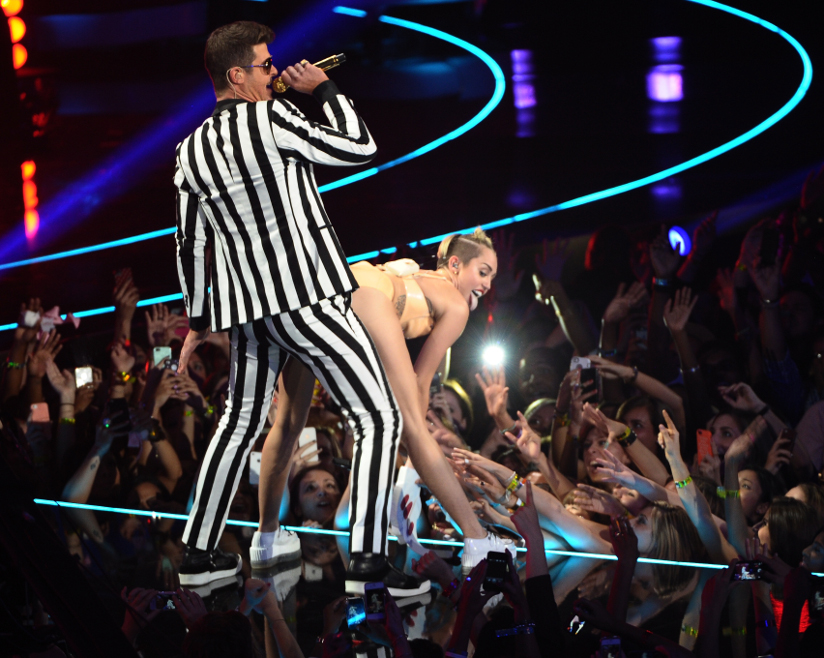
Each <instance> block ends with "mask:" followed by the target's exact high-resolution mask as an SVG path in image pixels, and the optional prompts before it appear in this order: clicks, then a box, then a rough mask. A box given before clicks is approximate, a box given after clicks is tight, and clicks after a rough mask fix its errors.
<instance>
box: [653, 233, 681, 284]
mask: <svg viewBox="0 0 824 658" xmlns="http://www.w3.org/2000/svg"><path fill="white" fill-rule="evenodd" d="M649 257H650V261H651V262H652V270H653V272H654V273H655V276H656V278H658V279H671V278H672V277H674V276H675V273H676V272H677V271H678V266H679V265H680V264H681V256H679V255H678V252H677V251H676V250H675V249H673V248H672V245H671V244H670V241H669V237H668V231H667V227H666V226H663V225H662V226H661V232H660V233H659V234H658V235H657V236H656V237H655V239H654V240H653V241H652V242H651V243H650V245H649Z"/></svg>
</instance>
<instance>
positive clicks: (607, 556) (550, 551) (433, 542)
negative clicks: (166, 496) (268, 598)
mask: <svg viewBox="0 0 824 658" xmlns="http://www.w3.org/2000/svg"><path fill="white" fill-rule="evenodd" d="M34 503H35V504H36V505H45V506H47V507H64V508H69V509H81V510H89V511H92V512H114V513H116V514H131V515H132V516H145V517H149V518H152V519H175V520H177V521H187V520H188V519H189V517H188V515H186V514H172V513H171V512H168V513H167V512H152V511H149V510H141V509H129V508H127V507H108V506H105V505H87V504H85V503H70V502H66V501H62V500H47V499H44V498H35V499H34ZM226 525H231V526H242V527H247V528H257V527H258V523H257V522H256V521H236V520H234V519H229V520H227V521H226ZM281 527H282V528H285V529H286V530H290V531H291V532H305V533H308V534H313V535H334V536H336V537H348V536H349V533H348V532H347V531H346V530H325V529H323V528H306V527H304V526H291V525H284V526H281ZM389 539H390V540H392V541H398V538H397V537H393V536H392V535H390V536H389ZM418 541H420V543H421V544H425V545H428V546H448V547H450V548H463V542H458V541H446V540H443V539H419V540H418ZM518 552H519V553H526V549H525V548H519V549H518ZM544 552H545V553H546V554H547V555H560V556H566V557H580V558H589V559H593V560H617V559H618V557H617V556H615V555H613V554H611V553H584V552H581V551H564V550H560V549H554V548H547V549H545V550H544ZM638 562H640V563H642V564H661V565H664V566H671V567H695V568H696V569H724V568H726V566H727V565H726V564H713V563H710V562H678V561H674V560H659V559H657V558H651V557H639V558H638ZM813 575H814V576H824V573H814V574H813Z"/></svg>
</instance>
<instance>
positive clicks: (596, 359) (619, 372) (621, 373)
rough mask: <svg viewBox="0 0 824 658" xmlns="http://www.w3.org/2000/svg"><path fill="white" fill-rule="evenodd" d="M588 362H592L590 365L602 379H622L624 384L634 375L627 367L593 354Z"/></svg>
mask: <svg viewBox="0 0 824 658" xmlns="http://www.w3.org/2000/svg"><path fill="white" fill-rule="evenodd" d="M589 360H590V361H591V362H592V365H593V366H594V367H595V368H597V369H598V371H599V372H600V373H601V376H602V377H604V379H622V380H623V381H625V382H626V381H629V380H630V379H631V378H632V376H633V375H634V374H635V371H634V370H633V369H632V368H630V367H629V366H625V365H622V364H620V363H615V362H614V361H608V360H607V359H605V358H603V357H600V356H595V355H594V354H593V355H592V356H590V357H589ZM607 375H608V376H607ZM584 386H586V383H584Z"/></svg>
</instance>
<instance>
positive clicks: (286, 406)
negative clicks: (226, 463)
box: [258, 357, 315, 532]
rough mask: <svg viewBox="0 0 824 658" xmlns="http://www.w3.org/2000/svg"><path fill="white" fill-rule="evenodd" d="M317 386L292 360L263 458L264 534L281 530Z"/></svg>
mask: <svg viewBox="0 0 824 658" xmlns="http://www.w3.org/2000/svg"><path fill="white" fill-rule="evenodd" d="M314 385H315V375H313V374H312V371H311V370H309V368H307V367H306V366H304V365H303V364H302V363H301V362H300V361H298V360H297V359H295V358H293V357H289V360H288V361H287V362H286V365H285V366H284V367H283V372H281V374H280V381H279V386H278V410H277V416H276V417H275V424H274V425H272V429H270V430H269V434H268V435H267V436H266V442H265V443H264V444H263V453H262V454H261V456H260V484H259V485H258V502H259V504H260V528H259V530H260V532H274V531H275V530H277V529H278V528H279V527H280V519H279V515H280V502H281V499H282V498H283V491H284V490H285V489H286V479H287V478H288V477H289V467H290V465H291V461H292V452H293V450H294V448H295V442H296V441H297V440H298V437H299V436H300V433H301V432H302V431H303V428H304V427H306V421H307V419H308V418H309V406H310V404H311V403H312V389H313V388H314Z"/></svg>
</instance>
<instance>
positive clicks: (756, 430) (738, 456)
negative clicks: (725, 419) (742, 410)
mask: <svg viewBox="0 0 824 658" xmlns="http://www.w3.org/2000/svg"><path fill="white" fill-rule="evenodd" d="M766 428H767V421H765V420H764V419H763V418H762V417H761V416H758V417H757V418H756V419H755V420H754V421H753V422H752V423H750V424H749V425H748V426H747V428H746V429H745V430H744V433H743V434H741V436H739V437H738V438H737V439H736V440H735V441H733V442H732V444H731V445H730V447H729V448H727V452H725V453H724V461H725V462H731V461H736V462H741V461H743V460H745V459H746V458H747V455H749V454H750V450H751V449H752V446H753V444H754V443H755V440H756V439H757V438H758V435H759V434H760V433H761V432H763V431H764V430H765V429H766Z"/></svg>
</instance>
